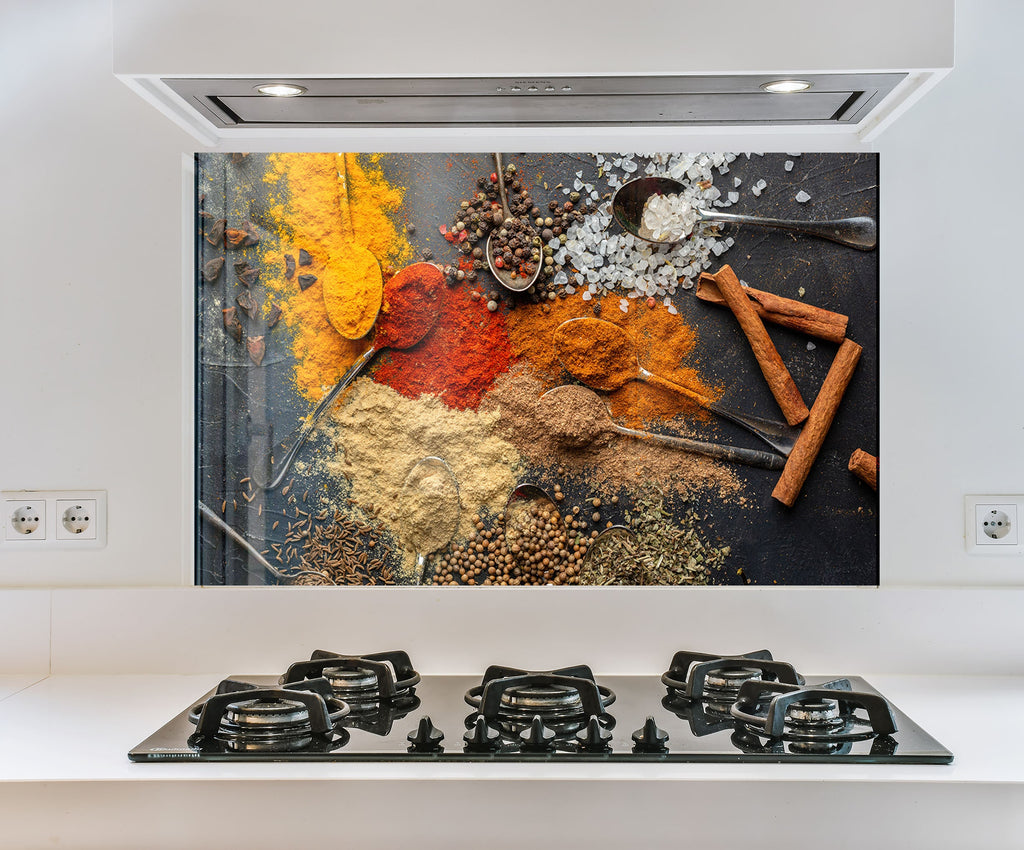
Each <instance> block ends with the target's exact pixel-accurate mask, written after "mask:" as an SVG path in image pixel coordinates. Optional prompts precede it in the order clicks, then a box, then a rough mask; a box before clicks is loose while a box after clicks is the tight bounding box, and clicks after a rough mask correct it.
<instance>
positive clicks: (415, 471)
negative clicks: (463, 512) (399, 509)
mask: <svg viewBox="0 0 1024 850" xmlns="http://www.w3.org/2000/svg"><path fill="white" fill-rule="evenodd" d="M438 474H440V475H443V476H447V477H448V479H449V480H450V481H451V484H452V486H453V487H454V489H455V511H454V513H453V516H452V518H451V521H450V522H449V527H440V526H439V527H438V529H437V531H438V533H437V537H436V539H435V540H433V541H431V542H432V543H433V544H436V545H432V546H431V547H430V548H429V549H425V550H424V549H421V548H420V547H421V545H422V541H418V540H413V541H410V542H412V543H414V544H415V545H416V575H417V577H418V578H417V582H416V583H417V584H423V580H424V578H425V577H426V572H427V555H429V554H430V553H431V552H436V551H437V550H438V549H441V548H443V547H444V546H446V545H447V544H448V542H449V541H450V540H451V539H452V537H453V536H454V535H455V530H456V529H457V528H458V527H459V510H460V508H461V502H460V500H459V482H458V479H456V477H455V473H454V472H452V468H451V467H450V466H449V465H448V464H447V462H446V461H445V460H444V459H443V458H439V457H425V458H423V460H421V461H418V462H417V464H416V465H415V466H414V467H413V468H412V469H411V470H410V471H409V474H408V475H407V476H406V477H405V483H403V484H402V493H403V494H405V493H407V492H410V491H412V490H416V489H420V488H421V487H422V484H423V481H424V479H426V478H428V477H429V476H431V475H438ZM438 516H439V518H440V516H441V515H440V514H439V515H438ZM439 522H440V519H439Z"/></svg>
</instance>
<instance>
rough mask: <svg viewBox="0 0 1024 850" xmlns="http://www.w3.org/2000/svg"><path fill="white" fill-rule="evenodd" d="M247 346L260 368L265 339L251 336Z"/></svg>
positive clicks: (264, 349) (253, 360) (265, 348)
mask: <svg viewBox="0 0 1024 850" xmlns="http://www.w3.org/2000/svg"><path fill="white" fill-rule="evenodd" d="M245 346H246V348H248V349H249V359H251V360H252V362H253V363H255V364H256V365H257V366H259V365H260V364H261V363H262V362H263V355H264V354H266V353H267V347H266V345H265V344H264V342H263V337H262V336H251V337H249V339H247V340H246V341H245ZM243 495H244V494H243Z"/></svg>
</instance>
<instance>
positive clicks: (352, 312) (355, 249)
mask: <svg viewBox="0 0 1024 850" xmlns="http://www.w3.org/2000/svg"><path fill="white" fill-rule="evenodd" d="M346 156H347V154H343V153H339V154H337V157H336V159H337V167H338V182H339V183H340V184H341V185H340V193H339V202H340V204H341V206H342V209H343V213H342V215H343V221H344V224H345V225H346V227H347V231H346V238H345V247H344V250H342V251H341V252H340V254H339V255H337V256H331V257H329V258H328V259H327V264H326V267H325V269H324V274H323V280H322V281H321V292H322V293H323V299H324V308H325V309H326V311H327V318H328V319H329V320H330V322H331V325H332V326H333V327H334V329H335V330H336V331H337V332H338V333H339V334H341V335H342V336H343V337H345V339H362V338H363V337H364V336H366V335H367V334H368V333H369V332H370V329H371V328H372V327H373V323H374V322H375V321H376V319H377V313H378V311H379V310H380V306H381V299H382V296H383V293H384V278H383V275H382V274H381V269H380V263H379V262H378V261H377V258H376V257H375V256H374V255H373V254H372V253H371V252H370V251H369V250H368V249H367V248H365V247H364V246H363V245H360V244H359V242H358V241H357V237H358V234H356V232H355V227H354V226H353V223H352V201H351V198H350V196H349V186H348V169H347V167H346V164H345V157H346Z"/></svg>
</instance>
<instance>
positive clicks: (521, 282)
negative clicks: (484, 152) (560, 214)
mask: <svg viewBox="0 0 1024 850" xmlns="http://www.w3.org/2000/svg"><path fill="white" fill-rule="evenodd" d="M494 168H495V174H496V176H497V178H498V197H500V198H501V211H502V213H503V214H504V216H505V221H504V222H502V224H500V225H498V226H497V227H494V228H492V229H491V232H490V235H489V236H488V237H487V248H486V250H487V267H488V268H489V269H490V270H491V274H492V275H494V278H495V280H497V281H498V283H500V284H501V285H502V286H503V287H505V289H507V290H508V291H509V292H525V291H526V290H527V289H529V288H530V287H531V286H533V284H534V283H536V281H537V278H538V277H540V270H541V265H542V263H543V260H544V258H543V256H541V257H540V259H539V260H538V261H537V262H536V263H535V264H534V265H536V268H535V269H534V270H533V274H530V275H526V274H520V273H519V272H517V271H515V270H514V269H509V268H505V267H504V265H502V266H500V267H499V266H497V265H496V264H495V262H496V261H495V257H494V248H495V247H496V246H495V239H494V237H495V235H496V234H497V233H498V232H499V231H500V230H501V229H502V228H504V227H506V226H507V225H509V224H510V223H511V222H515V221H518V219H517V218H516V217H515V216H513V215H512V211H511V210H510V209H509V208H508V194H507V192H506V191H505V167H504V164H503V163H502V161H501V154H500V153H496V154H495V155H494ZM530 247H531V249H532V246H530Z"/></svg>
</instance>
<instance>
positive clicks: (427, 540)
mask: <svg viewBox="0 0 1024 850" xmlns="http://www.w3.org/2000/svg"><path fill="white" fill-rule="evenodd" d="M459 507H460V506H459V483H458V481H456V480H455V473H454V472H452V470H451V467H450V466H448V464H447V463H446V462H445V461H444V460H443V459H441V458H439V457H425V458H423V460H421V461H419V462H418V463H417V464H416V465H415V466H414V467H413V468H412V470H411V471H410V472H409V474H408V475H407V476H406V478H405V484H404V485H403V486H402V492H401V495H400V496H399V499H398V504H397V505H396V508H397V513H398V527H399V530H400V534H401V537H402V540H403V542H404V544H405V548H406V549H407V550H408V551H410V552H414V553H415V555H416V565H415V568H414V577H415V579H414V580H415V583H416V584H422V583H423V576H424V573H425V572H426V568H427V556H428V555H429V554H431V553H432V552H436V551H437V550H438V549H442V548H444V547H445V546H447V545H448V542H449V541H450V540H451V539H452V536H453V535H454V534H455V530H456V529H457V528H458V527H459Z"/></svg>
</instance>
